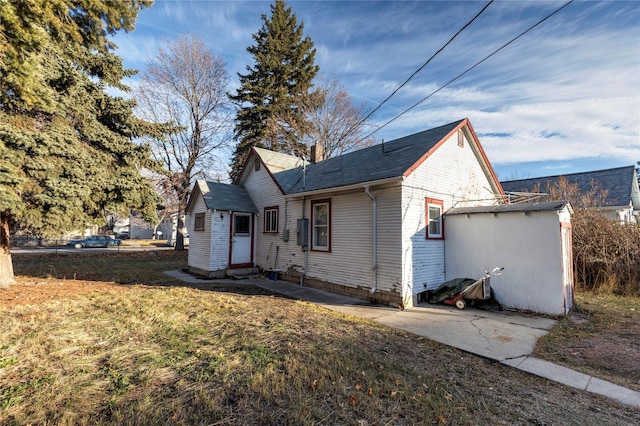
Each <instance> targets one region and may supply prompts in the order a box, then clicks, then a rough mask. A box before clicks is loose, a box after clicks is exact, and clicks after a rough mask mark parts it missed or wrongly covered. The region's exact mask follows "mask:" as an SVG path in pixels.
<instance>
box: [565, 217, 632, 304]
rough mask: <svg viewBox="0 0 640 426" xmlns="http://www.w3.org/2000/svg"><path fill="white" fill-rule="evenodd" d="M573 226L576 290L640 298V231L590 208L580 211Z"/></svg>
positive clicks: (573, 221)
mask: <svg viewBox="0 0 640 426" xmlns="http://www.w3.org/2000/svg"><path fill="white" fill-rule="evenodd" d="M572 224H573V264H574V279H575V284H576V287H578V288H582V289H586V290H594V291H605V292H608V293H614V294H622V295H636V296H638V295H640V228H639V227H638V226H636V225H621V224H620V223H618V222H617V221H612V220H609V219H607V218H605V217H604V216H602V215H600V214H599V213H598V212H597V211H594V210H590V209H577V210H576V211H575V214H574V215H573V219H572Z"/></svg>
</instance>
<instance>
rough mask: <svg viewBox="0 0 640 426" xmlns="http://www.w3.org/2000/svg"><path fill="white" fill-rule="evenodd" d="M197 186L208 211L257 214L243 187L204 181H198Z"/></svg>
mask: <svg viewBox="0 0 640 426" xmlns="http://www.w3.org/2000/svg"><path fill="white" fill-rule="evenodd" d="M197 185H198V188H199V189H200V192H201V193H202V197H203V198H204V202H205V204H206V205H207V208H208V209H212V210H228V211H235V212H243V213H257V212H258V209H256V206H255V205H254V204H253V201H251V197H250V196H249V193H248V192H247V190H246V189H245V188H244V187H243V186H240V185H229V184H227V183H217V182H207V181H204V180H198V181H197Z"/></svg>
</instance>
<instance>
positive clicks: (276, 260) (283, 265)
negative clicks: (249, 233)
mask: <svg viewBox="0 0 640 426" xmlns="http://www.w3.org/2000/svg"><path fill="white" fill-rule="evenodd" d="M244 187H245V188H246V190H247V192H248V193H249V195H250V196H251V199H252V200H253V203H254V205H255V206H256V208H257V209H258V211H259V212H261V214H260V217H259V218H258V219H257V220H256V221H255V227H256V232H255V234H254V235H255V237H254V259H255V260H254V263H255V264H256V265H257V266H259V267H260V268H263V269H265V270H272V269H281V270H285V269H287V268H289V267H291V266H292V265H302V263H301V262H302V261H301V256H300V255H299V254H298V252H299V247H298V246H296V224H295V220H294V219H295V218H297V213H296V214H295V215H294V214H293V212H292V206H291V203H287V202H285V199H284V196H283V195H282V193H281V192H280V190H279V189H278V187H277V185H276V184H275V182H274V181H273V179H272V178H271V175H270V174H269V171H268V170H267V169H266V167H260V168H259V170H255V168H253V167H252V168H251V170H248V171H247V175H246V177H245V179H244ZM274 207H277V208H278V210H277V212H278V218H277V219H278V228H279V229H277V232H266V230H265V218H264V215H265V208H274ZM285 231H288V232H289V234H290V235H291V238H290V239H289V242H288V243H287V242H285V241H283V238H282V234H283V232H285ZM276 252H277V254H278V255H277V256H276Z"/></svg>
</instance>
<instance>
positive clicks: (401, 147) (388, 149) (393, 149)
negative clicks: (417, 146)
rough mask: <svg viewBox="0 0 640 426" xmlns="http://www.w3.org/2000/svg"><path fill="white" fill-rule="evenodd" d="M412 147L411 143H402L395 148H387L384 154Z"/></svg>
mask: <svg viewBox="0 0 640 426" xmlns="http://www.w3.org/2000/svg"><path fill="white" fill-rule="evenodd" d="M411 147H413V145H403V146H399V147H397V148H393V147H392V148H387V149H386V150H385V152H384V155H389V154H393V153H396V152H401V151H406V150H407V149H409V148H411Z"/></svg>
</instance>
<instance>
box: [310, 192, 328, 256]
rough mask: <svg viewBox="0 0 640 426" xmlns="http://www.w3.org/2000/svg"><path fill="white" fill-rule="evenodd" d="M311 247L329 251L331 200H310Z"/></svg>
mask: <svg viewBox="0 0 640 426" xmlns="http://www.w3.org/2000/svg"><path fill="white" fill-rule="evenodd" d="M311 227H312V229H311V249H312V250H320V251H331V200H317V201H311Z"/></svg>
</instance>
